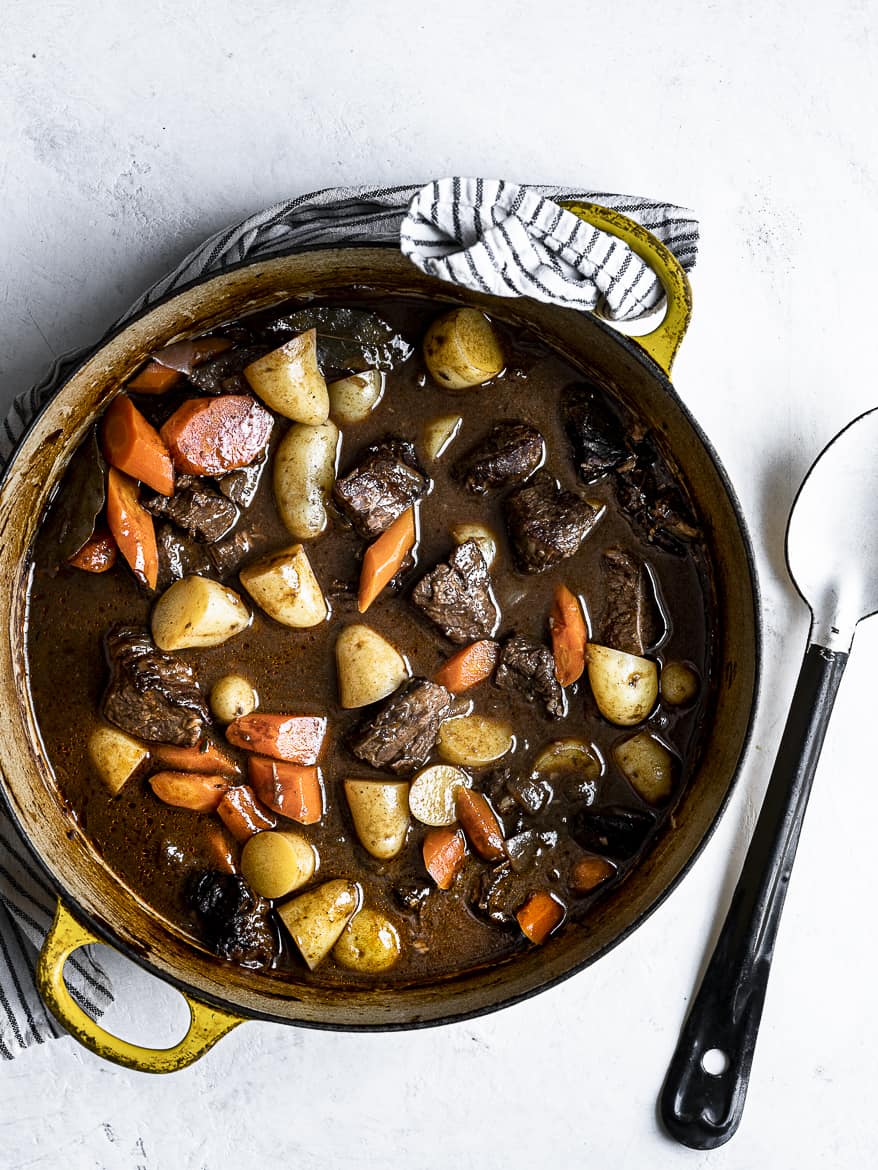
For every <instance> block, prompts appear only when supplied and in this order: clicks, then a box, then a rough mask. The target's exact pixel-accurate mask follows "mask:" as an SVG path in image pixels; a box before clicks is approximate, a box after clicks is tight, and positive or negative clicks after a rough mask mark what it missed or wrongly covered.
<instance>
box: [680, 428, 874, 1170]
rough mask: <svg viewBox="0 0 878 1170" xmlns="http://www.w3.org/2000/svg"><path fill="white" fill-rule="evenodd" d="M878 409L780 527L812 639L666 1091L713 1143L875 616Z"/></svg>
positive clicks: (826, 456)
mask: <svg viewBox="0 0 878 1170" xmlns="http://www.w3.org/2000/svg"><path fill="white" fill-rule="evenodd" d="M876 451H878V410H870V411H868V412H867V413H866V414H863V415H861V416H860V417H859V418H858V419H855V420H854V422H852V423H851V424H850V425H849V426H848V427H846V428H845V430H843V431H842V432H841V433H840V434H839V435H837V436H836V437H835V438H834V439H833V440H832V442H831V443H830V444H829V446H828V447H826V448H825V449H824V451H823V452H822V453H821V454H820V456H819V457H818V458H817V460H816V462H815V463H814V465H813V466H812V468H811V470H810V471H809V472H808V475H807V476H806V477H805V481H804V482H803V484H802V486H801V487H800V489H799V494H798V496H797V497H796V500H795V502H794V504H793V508H792V511H791V513H790V519H789V523H788V525H787V539H786V557H787V566H788V568H789V572H790V576H791V577H792V579H793V582H794V584H795V586H796V588H797V589H798V591H799V593H800V594H801V595H802V597H803V599H804V600H805V601H806V602H807V603H808V605H809V607H810V609H811V614H812V621H811V633H810V637H809V644H808V648H807V651H806V653H805V659H804V662H803V663H802V669H801V672H800V674H799V681H798V683H797V685H796V689H795V693H794V694H793V699H792V703H791V706H790V712H789V716H788V717H787V722H786V726H785V728H784V733H783V736H782V738H781V743H780V748H779V749H778V753H777V759H776V760H775V763H774V768H773V770H772V773H771V778H770V780H769V782H768V788H767V790H766V793H765V800H764V801H763V805H762V809H761V811H760V814H759V819H758V821H757V823H756V829H755V831H754V834H753V840H752V841H751V842H750V848H749V849H748V851H747V856H746V858H745V861H744V866H743V868H742V870H741V876H740V878H739V879H738V885H737V887H736V889H735V893H734V895H733V897H732V902H731V905H730V906H729V912H728V915H727V916H726V920H725V923H724V925H723V928H722V932H721V933H720V936H719V941H718V942H717V944H716V948H715V950H714V953H713V956H712V958H711V960H710V964H709V966H708V968H707V971H706V972H705V975H704V979H703V980H702V983H701V987H700V988H699V991H698V994H697V996H696V997H695V1000H694V1002H693V1004H692V1007H691V1009H690V1011H689V1015H688V1017H687V1019H686V1023H685V1024H684V1025H683V1029H682V1032H681V1034H680V1040H679V1043H678V1044H677V1048H676V1051H675V1052H674V1055H673V1058H672V1060H671V1063H670V1066H669V1068H668V1074H667V1077H666V1079H665V1083H664V1087H663V1089H662V1093H661V1099H660V1109H661V1115H662V1120H663V1122H664V1124H665V1127H666V1128H667V1130H668V1132H669V1133H670V1134H671V1135H672V1136H673V1137H675V1138H676V1139H677V1140H678V1141H680V1142H682V1143H683V1144H684V1145H687V1146H691V1147H693V1148H694V1149H701V1150H709V1149H714V1148H715V1147H716V1146H720V1145H722V1144H723V1143H724V1142H727V1141H728V1140H729V1138H730V1137H731V1136H732V1135H733V1134H734V1132H735V1130H736V1129H737V1128H738V1124H739V1122H740V1120H741V1114H742V1113H743V1110H744V1101H745V1098H746V1095H747V1083H748V1080H749V1077H750V1066H751V1064H752V1061H753V1051H754V1048H755V1046H756V1035H757V1032H758V1029H759V1021H760V1018H761V1016H762V1005H763V1003H764V1000H765V990H766V986H767V984H768V973H769V969H770V967H771V959H772V956H773V954H774V941H775V936H776V934H777V928H778V923H779V922H780V916H781V911H782V910H783V904H784V899H785V897H786V890H787V883H788V882H789V877H790V872H791V870H792V867H793V860H794V858H795V855H796V846H797V844H798V841H799V834H800V832H801V828H802V820H803V818H804V816H805V809H806V807H807V804H808V796H809V794H810V791H811V784H812V781H813V779H814V773H815V771H816V769H817V761H818V759H819V757H820V749H821V748H822V746H823V740H824V738H825V736H826V729H827V726H828V723H829V716H830V714H831V712H832V707H833V704H834V702H835V696H836V694H837V692H838V686H839V683H840V682H841V676H842V674H843V673H844V668H845V666H846V665H847V660H848V652H849V650H850V646H851V642H852V640H853V635H854V630H855V628H856V625H857V623H858V622H859V621H860V620H861V619H862V618H864V617H868V616H870V615H871V614H873V613H875V612H876V611H878V461H876V458H875V452H876Z"/></svg>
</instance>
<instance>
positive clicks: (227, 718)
mask: <svg viewBox="0 0 878 1170" xmlns="http://www.w3.org/2000/svg"><path fill="white" fill-rule="evenodd" d="M258 706H259V696H258V695H257V694H256V691H255V689H254V687H253V684H252V683H251V682H249V680H248V679H246V678H244V677H243V675H240V674H224V675H223V676H222V678H218V679H217V680H216V682H215V683H214V684H213V686H212V687H211V688H210V709H211V711H212V712H213V714H214V715H215V716H216V717H217V719H219V721H220V723H233V722H234V720H235V719H240V718H241V717H242V716H243V715H251V714H252V713H253V712H254V711H255V710H256V708H257V707H258Z"/></svg>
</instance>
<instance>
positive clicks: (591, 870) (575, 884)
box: [568, 856, 616, 894]
mask: <svg viewBox="0 0 878 1170" xmlns="http://www.w3.org/2000/svg"><path fill="white" fill-rule="evenodd" d="M615 872H616V867H615V865H613V864H612V862H609V861H607V859H606V858H605V857H597V856H590V857H580V859H579V861H577V862H576V864H575V865H574V866H573V868H572V869H571V870H570V878H569V881H568V885H569V886H570V889H571V890H573V891H574V893H577V894H587V893H588V892H589V890H593V889H595V887H597V886H599V885H600V884H601V882H605V881H606V880H607V878H609V877H612V876H613V874H614V873H615Z"/></svg>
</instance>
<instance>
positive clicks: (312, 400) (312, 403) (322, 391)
mask: <svg viewBox="0 0 878 1170" xmlns="http://www.w3.org/2000/svg"><path fill="white" fill-rule="evenodd" d="M244 377H245V378H246V379H247V381H248V382H249V383H250V385H251V386H252V387H253V389H254V391H255V392H256V394H258V395H259V397H260V398H261V399H262V401H263V402H264V403H265V405H266V406H268V407H270V408H271V409H272V410H274V411H276V412H277V413H278V414H282V415H283V417H284V418H289V419H292V420H293V422H300V423H307V424H308V425H309V426H318V425H319V424H320V423H324V422H326V420H327V419H328V418H329V391H328V390H327V387H326V379H325V378H324V377H323V375H322V374H321V373H320V367H319V366H318V365H317V330H316V329H309V330H307V332H305V333H300V334H299V336H298V337H294V338H293V339H292V341H288V342H287V343H286V344H285V345H282V346H280V348H279V349H273V350H272V351H271V353H267V354H266V355H265V356H264V357H261V358H257V359H256V361H255V362H251V363H250V365H249V366H247V367H246V368H245V370H244Z"/></svg>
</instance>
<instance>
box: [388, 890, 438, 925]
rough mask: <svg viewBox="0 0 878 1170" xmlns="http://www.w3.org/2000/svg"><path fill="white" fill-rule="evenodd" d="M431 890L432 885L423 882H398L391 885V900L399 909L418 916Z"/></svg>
mask: <svg viewBox="0 0 878 1170" xmlns="http://www.w3.org/2000/svg"><path fill="white" fill-rule="evenodd" d="M432 892H433V890H432V887H431V886H428V885H426V884H425V883H424V882H399V883H398V884H397V885H395V886H394V887H393V900H394V902H395V903H396V904H397V906H399V908H400V910H404V911H406V912H407V913H408V914H415V915H417V916H418V917H420V914H421V911H422V910H423V909H424V906H425V904H426V902H427V899H428V898H429V897H430V894H431V893H432Z"/></svg>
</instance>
